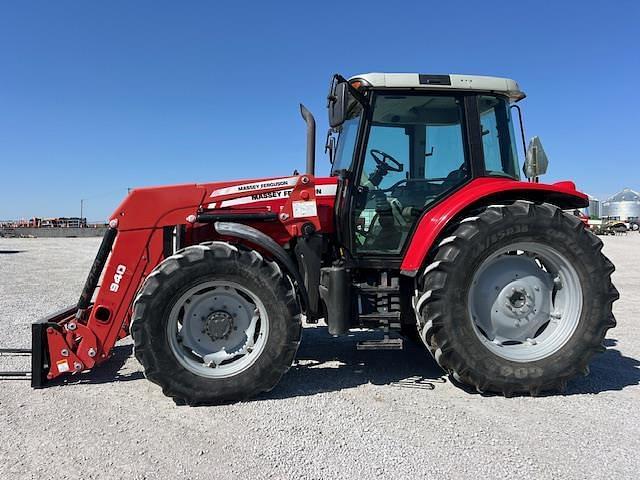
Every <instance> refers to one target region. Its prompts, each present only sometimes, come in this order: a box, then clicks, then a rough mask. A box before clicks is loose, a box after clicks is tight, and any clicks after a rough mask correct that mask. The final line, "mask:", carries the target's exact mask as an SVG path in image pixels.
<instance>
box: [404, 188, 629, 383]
mask: <svg viewBox="0 0 640 480" xmlns="http://www.w3.org/2000/svg"><path fill="white" fill-rule="evenodd" d="M512 246H513V247H514V248H513V249H512V250H509V249H510V248H511V247H512ZM515 247H518V248H515ZM528 248H531V250H532V251H533V253H531V252H528V250H527V249H528ZM521 249H522V250H521ZM601 249H602V242H601V241H600V240H599V239H598V238H597V237H596V236H595V235H593V234H592V233H591V232H589V231H588V230H587V229H585V228H584V226H583V224H582V222H580V220H579V219H577V218H576V217H573V216H570V215H565V214H564V213H563V212H562V211H561V210H560V209H558V208H557V207H555V206H553V205H550V204H546V203H545V204H533V203H530V202H525V201H516V202H514V203H513V204H510V205H506V206H491V207H487V208H486V209H484V210H482V211H481V212H479V213H477V214H476V216H473V217H468V218H465V219H464V220H462V221H461V222H459V223H458V224H457V226H456V227H455V228H454V229H452V231H451V234H450V236H448V237H447V238H445V239H444V240H442V241H441V243H440V244H439V245H438V247H437V248H436V250H435V253H434V255H433V256H432V263H431V264H430V265H429V266H428V267H427V268H426V269H425V272H424V274H423V276H422V278H421V281H420V285H419V286H420V293H419V295H418V296H417V298H416V302H415V307H416V316H417V319H418V327H419V330H420V336H421V338H422V340H423V342H424V343H425V345H426V346H427V348H428V349H429V351H430V352H431V353H432V354H433V356H434V358H435V359H436V361H437V362H438V364H439V365H440V366H441V367H442V368H443V369H444V370H445V371H447V372H448V373H450V374H451V375H452V377H453V378H454V380H456V381H458V382H461V383H464V384H467V385H470V386H473V387H475V388H476V389H477V390H478V391H480V392H498V393H501V394H503V395H505V396H511V395H513V394H521V393H529V394H532V395H536V394H540V393H542V392H545V391H552V390H563V389H564V388H565V386H566V383H567V381H568V380H569V379H571V378H573V377H574V376H575V375H577V374H579V373H582V374H585V375H586V374H587V373H588V364H589V361H590V360H591V358H592V356H593V355H594V354H595V353H596V352H598V351H603V350H604V347H603V346H602V342H603V339H604V337H605V334H606V332H607V330H608V329H609V328H612V327H614V326H615V324H616V322H615V319H614V317H613V314H612V304H613V302H614V301H615V300H616V299H617V298H618V297H619V295H618V292H617V290H616V289H615V287H614V286H613V284H612V283H611V273H612V272H613V271H614V266H613V264H612V263H611V262H610V261H609V260H608V259H607V258H606V257H605V256H604V255H602V253H601ZM521 255H522V256H521ZM496 258H498V259H501V260H500V261H502V262H503V264H498V263H497V261H495V260H493V259H496ZM492 262H493V263H492ZM535 265H538V266H539V269H538V270H536V267H535ZM554 265H558V266H559V267H558V272H560V273H558V272H556V271H555V270H554V269H555V267H554ZM489 267H491V268H493V273H490V274H487V273H485V272H487V271H488V269H489ZM520 268H522V269H523V270H522V271H521V272H522V273H521V275H520V278H517V277H518V275H517V274H516V273H513V272H514V271H516V272H517V271H518V269H520ZM525 276H526V279H525ZM506 277H508V279H507V280H505V278H506ZM547 277H549V278H547ZM478 279H480V280H481V281H482V282H484V285H477V282H478ZM487 280H490V281H489V282H488V281H487ZM474 282H476V285H474ZM494 284H495V287H494ZM521 284H522V285H524V286H525V287H526V288H520V286H519V285H521ZM478 288H483V289H484V290H481V291H480V290H475V289H478ZM534 289H535V290H536V292H538V293H537V294H536V293H534V292H533V290H534ZM494 290H495V293H493V292H494ZM520 291H522V294H521V293H520ZM478 292H480V294H478ZM504 292H507V293H504ZM511 292H514V293H511ZM540 292H541V293H540ZM501 295H502V296H501ZM504 295H509V296H508V297H507V299H508V301H507V302H505V297H504ZM536 295H537V297H536ZM487 305H488V306H489V307H488V308H485V307H486V306H487ZM558 305H560V307H558ZM501 308H504V312H503V311H502V310H500V309H501ZM544 309H547V310H544ZM482 312H485V313H486V315H485V316H484V318H479V317H482ZM541 312H546V313H549V314H550V315H547V317H550V320H544V318H542V317H544V313H543V314H542V316H541ZM555 318H557V320H555V321H554V319H555ZM512 320H513V323H511V321H512ZM534 321H535V322H538V323H534ZM528 322H531V323H528ZM527 328H528V330H527ZM545 332H546V333H545ZM511 337H512V338H511Z"/></svg>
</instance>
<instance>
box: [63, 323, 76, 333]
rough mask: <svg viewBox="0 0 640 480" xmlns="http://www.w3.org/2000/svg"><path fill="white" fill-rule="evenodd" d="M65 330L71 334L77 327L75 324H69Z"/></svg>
mask: <svg viewBox="0 0 640 480" xmlns="http://www.w3.org/2000/svg"><path fill="white" fill-rule="evenodd" d="M66 328H67V330H69V331H70V332H73V331H74V330H75V329H76V328H78V325H76V322H69V323H67V325H66Z"/></svg>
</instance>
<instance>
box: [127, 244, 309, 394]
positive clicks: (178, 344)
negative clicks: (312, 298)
mask: <svg viewBox="0 0 640 480" xmlns="http://www.w3.org/2000/svg"><path fill="white" fill-rule="evenodd" d="M232 303H233V305H231V304H232ZM209 307H211V308H209ZM192 312H193V314H192ZM209 312H211V313H209ZM201 314H202V315H201ZM242 322H244V323H242ZM248 332H251V333H248ZM300 333H301V321H300V310H299V306H298V302H297V300H296V297H295V295H294V291H293V287H292V284H291V282H289V280H288V279H287V278H286V277H285V276H284V275H283V274H282V271H281V269H280V267H279V266H278V265H277V264H276V263H274V262H270V261H268V260H265V259H264V258H263V257H262V256H261V255H260V254H259V253H258V252H256V251H254V250H245V249H241V248H240V247H236V246H233V245H230V244H228V243H225V242H207V243H203V244H201V245H195V246H191V247H187V248H185V249H183V250H181V251H179V252H177V253H176V254H175V255H173V256H171V257H169V258H167V259H166V260H164V261H163V262H162V263H161V264H160V265H158V266H157V267H156V268H155V270H154V271H153V272H152V273H151V274H150V275H149V276H148V277H147V279H146V281H145V282H144V285H143V287H142V289H141V290H140V293H139V295H138V297H137V298H136V301H135V303H134V307H133V321H132V324H131V335H132V337H133V340H134V348H135V356H136V358H137V359H138V361H139V362H140V363H141V364H142V366H143V367H144V371H145V376H146V377H147V378H148V379H149V380H151V381H152V382H154V383H156V384H158V385H160V386H161V387H162V391H163V393H164V394H165V395H167V396H169V397H172V398H173V399H174V400H175V401H176V403H179V404H189V405H211V404H220V403H229V402H234V401H239V400H245V399H248V398H251V397H253V396H255V395H257V394H259V393H261V392H265V391H269V390H271V389H272V388H273V387H275V385H276V384H277V383H278V381H279V380H280V378H281V377H282V375H283V374H284V373H285V372H286V371H287V370H288V369H289V367H290V366H291V364H292V363H293V360H294V357H295V354H296V350H297V348H298V344H299V342H300ZM249 337H251V341H250V340H249ZM238 352H239V353H238ZM243 352H244V353H243ZM232 354H233V355H235V356H232Z"/></svg>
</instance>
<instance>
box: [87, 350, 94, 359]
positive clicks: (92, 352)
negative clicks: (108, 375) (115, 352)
mask: <svg viewBox="0 0 640 480" xmlns="http://www.w3.org/2000/svg"><path fill="white" fill-rule="evenodd" d="M87 355H89V356H90V357H91V358H93V357H95V356H96V350H95V348H90V349H89V350H88V351H87Z"/></svg>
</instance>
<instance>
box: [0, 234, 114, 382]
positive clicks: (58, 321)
mask: <svg viewBox="0 0 640 480" xmlns="http://www.w3.org/2000/svg"><path fill="white" fill-rule="evenodd" d="M116 234H117V230H116V229H113V228H109V229H108V230H107V233H106V234H105V236H104V238H103V239H102V243H101V244H100V248H99V249H98V253H97V255H96V258H95V260H94V262H93V265H92V266H91V270H90V272H89V275H88V276H87V281H86V282H85V285H84V288H83V289H82V293H81V295H80V299H79V300H78V304H77V305H76V306H74V307H68V308H65V309H64V310H60V311H59V312H56V313H53V314H51V315H48V316H46V317H44V318H42V319H40V320H38V321H37V322H34V323H32V324H31V348H30V349H28V348H2V349H0V356H24V355H29V354H30V355H31V370H30V371H29V370H24V371H10V370H8V371H0V379H9V378H15V379H28V378H31V387H33V388H43V387H45V386H46V383H47V380H48V379H50V378H52V375H51V374H50V370H51V356H50V354H49V353H50V352H49V346H50V345H49V344H50V341H51V337H54V338H58V339H64V333H65V327H64V326H65V325H67V324H68V323H69V322H75V321H82V320H83V319H84V317H85V315H86V313H87V312H88V311H89V310H90V309H91V307H92V304H91V299H92V297H93V293H94V292H95V289H96V287H97V285H98V281H99V279H100V275H101V274H102V271H103V270H104V266H105V264H106V262H107V258H108V257H109V253H111V247H112V246H113V242H114V240H115V237H116ZM67 355H69V356H70V358H72V357H73V356H74V355H73V352H70V351H68V350H67Z"/></svg>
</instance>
